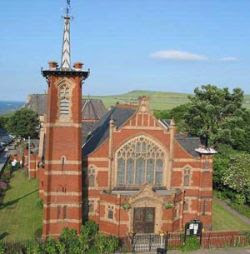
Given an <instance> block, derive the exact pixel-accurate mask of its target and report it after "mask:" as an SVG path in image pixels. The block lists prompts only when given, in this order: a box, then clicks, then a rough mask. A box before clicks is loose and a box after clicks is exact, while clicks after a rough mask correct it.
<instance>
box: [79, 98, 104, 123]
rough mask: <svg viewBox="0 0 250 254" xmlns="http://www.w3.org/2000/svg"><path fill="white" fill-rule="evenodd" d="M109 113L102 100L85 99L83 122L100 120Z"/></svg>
mask: <svg viewBox="0 0 250 254" xmlns="http://www.w3.org/2000/svg"><path fill="white" fill-rule="evenodd" d="M106 112H107V109H106V108H105V106H104V104H103V102H102V100H100V99H83V100H82V119H83V120H100V119H101V118H102V117H103V115H104V114H105V113H106Z"/></svg>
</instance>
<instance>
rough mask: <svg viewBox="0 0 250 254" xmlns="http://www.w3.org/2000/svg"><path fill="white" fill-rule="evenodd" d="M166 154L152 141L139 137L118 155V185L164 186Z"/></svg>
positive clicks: (121, 149)
mask: <svg viewBox="0 0 250 254" xmlns="http://www.w3.org/2000/svg"><path fill="white" fill-rule="evenodd" d="M164 155H165V154H164V152H163V150H162V149H161V148H160V147H159V146H158V145H157V144H155V143H154V142H153V141H151V140H150V139H148V138H146V137H144V136H139V137H136V138H134V139H132V140H131V141H129V142H128V143H126V144H125V145H123V146H122V147H121V148H120V149H119V150H118V151H117V153H116V160H117V185H118V186H138V185H142V184H144V183H150V184H152V185H156V186H161V185H162V184H163V169H164Z"/></svg>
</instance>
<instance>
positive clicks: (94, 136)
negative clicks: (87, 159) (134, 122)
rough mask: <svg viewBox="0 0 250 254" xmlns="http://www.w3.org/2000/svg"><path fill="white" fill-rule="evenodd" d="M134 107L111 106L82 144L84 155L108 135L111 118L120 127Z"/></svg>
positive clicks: (132, 112) (131, 113)
mask: <svg viewBox="0 0 250 254" xmlns="http://www.w3.org/2000/svg"><path fill="white" fill-rule="evenodd" d="M135 112H136V109H135V108H124V107H118V106H116V107H112V108H111V109H110V110H109V111H108V112H107V113H106V114H105V115H104V116H103V117H102V119H101V120H100V121H98V122H97V123H96V124H95V126H94V129H93V131H92V133H91V135H90V136H89V137H88V139H87V142H86V144H85V145H84V146H83V155H84V156H86V155H88V154H90V153H91V152H93V151H94V150H95V149H96V148H98V147H99V145H100V144H102V143H103V142H104V141H105V140H106V139H107V138H108V136H109V122H110V120H111V119H112V120H113V121H114V124H115V126H116V127H117V128H119V127H121V126H122V125H123V124H124V123H125V122H126V121H127V120H128V119H129V118H130V117H131V116H132V115H133V114H134V113H135Z"/></svg>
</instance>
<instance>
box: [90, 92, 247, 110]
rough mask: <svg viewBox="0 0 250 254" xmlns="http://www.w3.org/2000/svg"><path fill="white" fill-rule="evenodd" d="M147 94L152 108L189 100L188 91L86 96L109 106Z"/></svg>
mask: <svg viewBox="0 0 250 254" xmlns="http://www.w3.org/2000/svg"><path fill="white" fill-rule="evenodd" d="M142 95H146V96H149V98H150V107H151V109H152V110H164V109H172V108H174V107H176V106H178V105H181V104H184V103H187V102H188V95H189V94H186V93H173V92H159V91H143V90H134V91H131V92H128V93H124V94H118V95H108V96H86V97H85V98H88V97H89V98H95V99H101V100H103V103H104V105H105V106H106V107H107V108H109V107H110V106H112V105H115V104H116V103H117V102H119V103H131V102H132V103H133V102H136V101H137V98H138V97H139V96H142ZM244 107H246V108H248V109H250V95H245V98H244Z"/></svg>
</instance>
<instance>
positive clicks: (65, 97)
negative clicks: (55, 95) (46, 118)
mask: <svg viewBox="0 0 250 254" xmlns="http://www.w3.org/2000/svg"><path fill="white" fill-rule="evenodd" d="M69 99H70V92H69V87H68V86H67V85H66V84H64V85H61V86H60V88H59V101H60V115H68V114H69Z"/></svg>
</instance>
